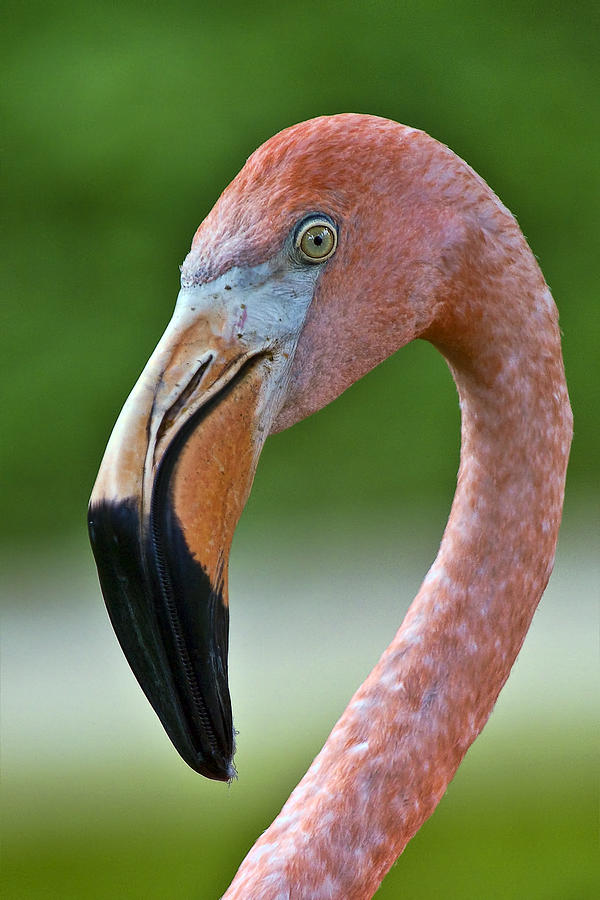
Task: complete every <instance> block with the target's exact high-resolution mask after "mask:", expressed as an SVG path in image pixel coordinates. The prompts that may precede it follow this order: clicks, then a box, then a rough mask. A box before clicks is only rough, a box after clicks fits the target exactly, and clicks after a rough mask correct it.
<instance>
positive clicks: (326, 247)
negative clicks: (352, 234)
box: [295, 218, 337, 263]
mask: <svg viewBox="0 0 600 900" xmlns="http://www.w3.org/2000/svg"><path fill="white" fill-rule="evenodd" d="M295 245H296V249H297V250H298V251H299V253H300V256H301V257H302V258H303V259H304V260H305V262H310V263H320V262H325V260H326V259H329V257H330V256H333V254H334V253H335V249H336V247H337V231H336V229H335V226H334V225H333V223H332V222H330V221H329V220H328V219H325V218H323V219H321V218H313V219H310V220H309V221H308V222H305V223H304V224H303V225H302V226H301V227H300V228H299V229H298V234H297V235H296V240H295Z"/></svg>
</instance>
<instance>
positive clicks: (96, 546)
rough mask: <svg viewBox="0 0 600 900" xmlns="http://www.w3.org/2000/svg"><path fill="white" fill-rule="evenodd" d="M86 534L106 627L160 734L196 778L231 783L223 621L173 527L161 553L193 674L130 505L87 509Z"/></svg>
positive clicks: (203, 577) (220, 608)
mask: <svg viewBox="0 0 600 900" xmlns="http://www.w3.org/2000/svg"><path fill="white" fill-rule="evenodd" d="M88 528H89V534H90V541H91V544H92V549H93V551H94V557H95V559H96V565H97V567H98V574H99V578H100V585H101V588H102V593H103V594H104V599H105V603H106V607H107V610H108V614H109V617H110V620H111V622H112V625H113V628H114V630H115V632H116V635H117V637H118V639H119V643H120V644H121V647H122V649H123V651H124V653H125V656H126V658H127V660H128V662H129V665H130V666H131V668H132V670H133V672H134V674H135V676H136V678H137V680H138V682H139V684H140V686H141V688H142V690H143V691H144V693H145V694H146V696H147V698H148V700H149V701H150V703H151V704H152V706H153V708H154V710H155V712H156V713H157V715H158V717H159V719H160V721H161V722H162V725H163V727H164V728H165V731H166V732H167V734H168V735H169V737H170V739H171V741H172V743H173V745H174V746H175V748H176V749H177V751H178V753H179V754H180V756H181V757H182V758H183V759H184V761H185V762H186V763H187V764H188V765H189V766H190V768H192V769H193V770H194V771H195V772H198V773H199V774H201V775H204V776H205V777H206V778H211V779H213V780H215V781H224V782H229V781H231V780H232V779H233V778H235V776H236V771H235V768H234V765H233V753H234V737H233V725H232V722H231V705H230V700H229V691H228V689H227V674H226V671H227V662H226V660H227V630H228V629H227V625H228V615H227V609H226V607H225V606H224V605H223V604H222V601H221V598H220V595H219V594H218V592H215V591H214V589H213V587H212V585H211V584H210V581H209V580H208V578H207V576H206V573H205V572H204V571H203V570H202V569H201V567H199V566H198V564H197V563H196V562H195V561H194V560H192V558H191V555H190V554H189V551H187V547H186V546H185V542H184V541H182V539H181V536H180V534H179V533H178V529H177V528H176V523H174V524H173V523H172V528H171V535H170V537H171V539H170V540H167V541H166V545H167V546H166V548H165V549H166V551H167V555H168V556H169V557H170V558H171V559H172V563H173V566H174V571H173V573H172V574H170V577H172V578H173V580H174V583H175V588H176V591H175V593H176V596H175V599H174V603H175V604H176V606H177V620H178V621H177V627H178V628H179V629H180V631H181V635H180V637H181V641H184V642H185V645H186V647H184V651H183V652H185V653H186V654H187V657H188V659H194V660H196V661H197V663H195V665H194V670H193V671H192V670H190V668H189V666H188V668H187V669H186V668H184V667H182V665H181V659H180V652H179V651H180V649H181V648H179V650H178V649H177V646H176V643H175V641H174V639H173V634H172V630H171V625H170V623H169V619H168V617H167V615H166V613H165V610H164V601H163V599H162V597H161V589H160V585H159V584H158V579H157V578H156V575H155V573H154V571H153V566H154V565H155V561H154V558H153V556H152V554H151V552H150V551H149V549H148V539H147V534H148V531H149V528H148V525H147V523H146V525H145V526H144V523H143V522H142V519H141V516H140V512H139V506H138V503H137V502H136V500H135V499H134V498H127V499H124V500H119V501H115V502H111V501H101V502H96V503H93V504H90V507H89V511H88ZM173 529H174V530H173ZM198 629H199V630H198ZM181 641H180V643H181ZM186 648H188V649H186ZM215 658H216V659H219V660H221V662H220V664H219V665H216V666H215V663H214V660H215ZM200 686H201V687H200ZM199 691H201V692H202V695H203V697H201V699H200V700H199V699H198V695H199Z"/></svg>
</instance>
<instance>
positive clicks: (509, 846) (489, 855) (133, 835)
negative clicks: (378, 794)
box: [3, 729, 598, 900]
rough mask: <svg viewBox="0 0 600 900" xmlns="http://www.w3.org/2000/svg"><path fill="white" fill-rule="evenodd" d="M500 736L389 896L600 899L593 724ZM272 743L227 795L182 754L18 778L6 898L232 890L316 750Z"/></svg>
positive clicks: (384, 890)
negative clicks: (166, 764)
mask: <svg viewBox="0 0 600 900" xmlns="http://www.w3.org/2000/svg"><path fill="white" fill-rule="evenodd" d="M497 742H498V734H494V737H493V741H490V743H489V744H488V743H487V742H486V740H485V737H482V738H480V740H479V741H478V743H477V744H476V745H475V747H474V748H473V749H472V750H471V751H470V753H469V758H468V760H467V761H466V762H465V763H464V764H463V766H462V767H461V769H460V770H459V773H458V775H457V776H456V779H455V780H454V781H453V783H452V785H451V786H450V788H449V792H448V794H449V795H448V797H447V798H446V799H445V800H444V801H442V803H441V804H440V807H439V809H438V810H437V812H436V814H435V816H433V818H431V819H430V820H429V821H428V822H427V823H426V824H425V825H424V827H423V828H422V829H421V831H420V832H419V834H417V835H416V837H415V838H413V840H412V841H411V843H410V844H409V845H408V847H407V849H406V850H405V852H404V854H403V856H402V857H401V860H400V862H399V864H398V865H397V866H395V867H393V868H392V870H391V871H390V873H389V874H388V876H387V877H386V879H385V881H384V882H383V885H382V887H381V889H380V890H379V891H378V893H377V897H378V898H381V900H385V898H389V900H392V898H395V897H411V898H415V900H417V898H418V900H434V898H435V900H437V898H439V897H440V896H443V897H444V898H447V900H467V898H471V897H472V898H478V900H479V898H485V900H512V898H514V900H516V898H525V897H526V898H527V900H588V898H591V897H593V896H596V895H597V893H596V892H597V889H598V877H597V871H596V866H595V853H594V847H593V846H592V844H593V843H594V838H593V835H594V822H595V818H596V810H595V797H594V795H593V792H590V790H589V780H590V774H591V772H592V771H593V769H594V764H595V760H594V757H595V749H594V747H593V745H592V742H591V741H590V737H589V734H588V735H586V734H585V733H584V732H582V733H581V734H580V735H579V740H576V741H573V734H572V733H569V735H568V737H566V736H565V733H564V731H553V730H551V731H547V732H543V733H539V732H537V733H536V732H534V731H533V730H529V729H526V730H525V731H524V732H523V733H518V734H515V735H514V737H513V739H512V740H511V741H510V742H508V741H505V742H504V744H503V745H500V747H499V746H498V743H497ZM491 744H493V751H492V754H493V755H491V756H490V753H489V747H490V745H491ZM573 748H576V749H575V754H574V753H573ZM269 752H272V751H269V750H267V751H266V754H265V755H264V756H263V757H262V759H261V760H260V761H259V760H254V761H252V763H251V764H250V765H249V766H248V769H249V771H246V772H245V773H244V778H243V779H241V780H240V782H239V783H238V784H236V785H234V786H233V788H232V789H231V792H230V796H229V797H228V798H227V799H228V802H223V796H222V795H223V791H224V788H223V785H219V784H214V783H208V782H207V781H206V780H205V779H199V778H197V776H195V775H194V774H193V773H192V772H190V771H189V770H187V769H185V768H184V766H183V765H182V764H180V765H176V764H175V765H174V766H173V767H172V768H170V769H169V773H168V776H167V773H166V772H165V771H164V770H161V769H160V768H159V767H158V768H157V767H155V768H153V767H152V766H148V765H147V764H146V765H144V764H143V763H142V765H141V766H139V767H137V768H135V769H134V768H127V769H124V770H116V771H102V772H98V773H96V774H95V775H94V774H93V773H92V774H91V777H90V772H86V773H85V775H84V774H83V773H82V772H77V771H71V770H70V771H69V773H68V775H65V774H64V773H63V774H62V775H61V773H58V774H55V776H54V777H53V778H49V777H48V775H47V774H46V775H45V777H43V778H41V777H39V775H38V776H37V777H36V774H35V773H29V775H28V778H27V783H21V784H19V783H17V782H13V784H12V786H11V790H10V791H5V801H4V806H5V812H6V819H7V821H8V820H9V819H10V820H11V821H12V826H13V827H12V831H11V833H10V834H7V836H6V838H5V840H4V852H3V856H4V863H3V896H4V897H6V898H10V900H34V898H35V900H41V898H46V900H50V898H59V897H60V898H61V900H67V898H68V900H71V898H73V900H75V898H81V897H85V898H88V900H93V898H94V900H96V898H97V900H104V898H107V897H110V898H116V897H119V898H128V900H130V898H131V900H134V898H140V900H141V898H144V900H149V898H156V900H159V898H171V897H177V898H186V900H188V898H189V900H191V898H198V900H204V898H213V897H219V896H221V894H222V893H223V891H224V890H225V889H226V887H227V885H228V884H229V881H230V880H231V879H232V878H233V875H234V874H235V871H236V869H237V866H238V865H239V862H240V860H241V859H242V858H243V856H244V855H245V853H246V852H247V850H248V849H249V847H250V846H251V845H252V843H253V842H254V840H255V838H256V835H257V834H259V833H260V832H261V831H262V830H264V828H266V827H267V825H268V824H269V822H270V821H271V820H272V818H273V817H274V816H275V815H276V813H277V812H278V811H279V808H280V806H281V804H282V803H283V802H284V800H285V798H286V797H287V795H288V794H289V792H290V791H291V789H292V787H293V786H294V784H295V780H297V779H298V778H299V777H300V775H301V774H302V773H303V772H304V770H305V768H306V767H307V765H308V763H309V762H310V759H311V751H309V750H307V751H305V752H303V750H302V747H300V748H298V747H296V748H294V750H293V753H292V756H291V757H290V756H287V758H285V759H283V756H284V755H282V754H279V755H278V756H277V757H275V756H269V755H268V754H269ZM313 752H314V748H313ZM173 762H175V761H174V760H173ZM559 770H562V772H563V776H562V777H561V779H559V780H557V779H556V778H555V773H556V771H559ZM115 785H116V786H118V790H115ZM248 900H251V898H248ZM306 900H309V898H306Z"/></svg>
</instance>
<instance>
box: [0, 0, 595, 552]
mask: <svg viewBox="0 0 600 900" xmlns="http://www.w3.org/2000/svg"><path fill="white" fill-rule="evenodd" d="M6 18H7V22H8V28H7V32H6V38H5V41H6V49H5V52H4V62H5V67H6V69H7V72H8V77H5V78H4V80H3V87H2V93H3V102H4V107H5V117H6V121H7V125H8V131H7V133H8V140H7V144H6V146H7V162H6V176H7V177H6V183H5V208H6V210H7V222H8V227H7V229H6V241H5V247H6V255H7V260H6V261H7V265H6V267H5V275H4V278H3V285H2V291H3V294H4V296H3V298H2V339H3V348H2V364H3V371H4V374H3V378H2V389H3V393H4V397H3V401H2V404H3V409H4V413H5V428H4V434H3V440H2V450H1V453H2V457H1V460H0V465H1V468H0V471H1V472H2V478H3V481H4V484H3V493H4V495H5V496H6V498H7V500H8V503H9V508H10V515H8V516H4V517H3V518H2V522H1V525H0V528H1V529H2V534H3V536H4V538H6V539H10V538H13V539H17V540H18V539H20V538H25V537H27V536H32V535H35V534H40V535H41V534H46V533H48V532H51V533H52V534H53V535H56V534H60V533H62V532H64V531H68V530H70V529H73V528H77V527H83V522H84V517H85V507H86V501H87V497H88V494H89V491H90V489H91V486H92V483H93V479H94V476H95V472H96V469H97V466H98V464H99V461H100V457H101V454H102V451H103V448H104V445H105V442H106V440H107V438H108V434H109V432H110V429H111V427H112V424H113V422H114V420H115V418H116V415H117V413H118V411H119V409H120V407H121V405H122V403H123V401H124V399H125V396H126V394H127V393H128V391H129V389H130V387H131V386H132V385H133V383H134V381H135V380H136V377H137V375H138V373H139V371H140V370H141V368H142V366H143V364H144V362H145V360H146V358H147V357H148V355H149V353H150V351H151V350H152V348H153V346H154V345H155V343H156V341H157V340H158V338H159V336H160V334H161V332H162V329H163V327H164V326H165V324H166V322H167V320H168V318H169V316H170V312H171V309H172V306H173V304H174V300H175V297H176V293H177V289H178V271H177V264H178V263H179V262H180V261H181V260H182V258H183V256H184V255H185V253H186V250H187V247H188V246H189V242H190V239H191V236H192V234H193V232H194V230H195V228H196V226H197V225H198V223H199V222H200V221H201V220H202V218H203V217H204V216H205V214H206V213H207V212H208V210H209V209H210V207H211V206H212V204H213V202H214V201H215V199H216V197H217V196H218V194H219V193H220V191H221V190H222V189H223V188H224V187H225V185H226V184H227V183H228V182H229V181H230V179H231V178H232V177H233V176H234V174H235V173H236V172H237V171H238V170H239V169H240V168H241V166H242V165H243V163H244V160H245V158H246V157H247V156H248V155H249V154H250V152H251V151H252V150H253V149H254V148H255V147H256V146H258V145H259V144H260V143H261V142H262V141H264V140H265V139H267V138H268V137H269V136H270V135H271V134H273V133H274V132H276V131H277V130H279V129H281V128H283V127H285V126H287V125H289V124H292V123H294V122H297V121H300V120H302V119H305V118H309V117H311V116H314V115H317V114H322V113H335V112H339V111H348V110H352V111H362V112H371V113H375V114H378V115H383V116H387V117H389V118H394V119H397V120H399V121H403V122H406V123H408V124H412V125H415V126H418V127H421V128H424V129H425V130H427V131H428V132H429V133H431V134H432V135H433V136H435V137H437V138H438V139H439V140H441V141H443V142H445V143H447V144H449V145H450V146H451V147H452V148H453V149H454V150H455V151H456V152H457V153H458V154H459V155H461V156H462V157H464V158H465V159H466V160H467V161H468V162H469V163H470V164H471V165H472V166H473V167H474V168H475V169H476V170H477V171H479V172H480V173H481V174H482V175H483V176H484V177H485V178H486V180H487V181H488V182H489V183H490V185H491V186H492V187H493V188H494V189H495V190H496V192H497V193H498V194H499V195H500V196H501V198H502V199H503V201H504V202H505V203H506V204H507V205H508V206H509V208H510V209H512V210H513V211H514V212H515V214H516V215H517V217H518V218H519V221H520V223H521V225H522V227H523V230H524V232H525V234H526V235H527V236H528V238H529V240H530V242H531V245H532V247H533V249H534V251H535V252H536V254H537V255H538V257H539V259H540V262H541V265H542V268H543V270H544V273H545V275H546V278H547V280H548V282H549V284H550V285H551V287H552V289H553V292H554V295H555V298H556V300H557V303H558V305H559V308H560V311H561V321H562V327H563V329H564V333H565V340H564V350H565V358H566V365H567V371H568V377H569V383H570V388H571V393H572V399H573V405H574V408H575V417H576V430H575V443H574V447H573V456H572V466H571V483H572V486H573V487H574V488H578V489H580V490H581V491H582V492H585V491H587V490H588V488H589V480H590V471H591V467H592V465H593V463H594V461H595V460H597V458H598V449H599V448H598V442H599V435H600V430H596V431H594V427H593V405H594V398H593V396H592V395H593V393H594V392H596V394H597V384H598V379H597V378H593V377H592V376H591V360H592V358H593V354H594V353H595V352H596V349H597V341H598V334H597V329H596V330H595V324H597V322H596V321H595V320H596V318H597V312H596V310H597V299H596V298H597V274H596V272H595V271H593V269H594V267H593V264H592V261H593V260H594V258H595V257H594V248H593V242H594V236H595V231H596V229H597V219H596V218H595V216H596V214H597V212H598V210H597V207H594V200H593V199H592V198H594V196H595V197H596V199H597V196H598V193H597V188H598V177H597V175H598V171H597V170H598V167H597V147H598V142H597V136H598V134H597V132H598V119H597V116H595V115H594V112H595V110H596V108H597V92H596V88H597V82H596V87H594V76H595V75H597V74H598V61H597V60H598V56H597V54H596V53H595V49H594V43H593V32H594V29H593V20H594V19H595V18H597V5H596V4H593V3H585V2H582V3H578V4H577V5H575V6H570V5H568V4H562V3H559V2H541V0H538V2H532V3H529V4H523V3H521V2H518V0H512V2H504V3H501V4H497V3H488V4H485V3H483V4H482V3H480V2H475V0H456V2H452V3H448V2H446V3H444V2H440V0H429V2H424V3H407V4H406V3H402V4H399V3H397V2H396V0H381V2H376V3H370V4H368V3H364V2H362V0H360V2H357V0H332V2H328V3H327V4H317V5H309V6H307V5H296V4H282V3H279V2H274V0H269V2H264V3H261V4H259V5H254V4H248V3H243V2H227V0H225V2H220V3H218V4H203V3H198V2H191V0H175V2H170V3H157V2H136V0H121V2H120V3H95V4H92V3H90V2H84V3H80V4H75V5H74V4H72V3H70V2H65V0H56V2H53V3H51V4H47V3H42V2H39V0H34V2H27V3H20V2H19V3H17V2H14V0H9V3H8V12H7V14H6ZM595 139H596V140H595ZM595 191H596V193H595ZM596 258H597V257H596ZM596 399H597V398H596ZM375 436H376V437H375ZM316 458H318V459H319V464H318V466H316V465H314V463H312V464H311V463H310V462H309V461H310V460H315V459H316ZM457 459H458V411H457V405H456V401H455V398H454V388H453V386H452V383H451V380H450V376H449V375H448V374H447V372H446V371H445V366H444V363H443V361H441V360H440V359H439V358H437V355H436V354H435V352H434V351H433V350H431V348H429V347H427V346H414V347H411V348H408V349H406V350H403V351H402V352H401V353H400V354H397V355H396V357H394V358H392V359H391V360H390V361H388V362H387V363H386V364H384V366H382V367H381V368H380V369H379V370H377V371H376V372H375V373H373V374H372V375H371V376H370V377H369V378H367V379H366V381H365V382H364V383H363V384H360V385H357V386H356V387H355V388H353V389H352V390H351V391H350V392H348V394H347V395H346V396H344V397H343V398H341V399H340V400H339V401H338V402H337V403H336V404H334V406H333V407H332V408H330V409H328V410H326V411H325V412H323V413H322V414H318V415H317V416H315V417H313V418H312V419H310V420H308V421H307V422H305V423H303V424H301V425H299V426H297V427H296V428H294V429H292V431H291V432H288V433H285V434H283V435H281V436H280V437H277V438H273V439H271V441H269V442H268V445H267V448H266V451H265V455H264V459H263V462H262V464H261V469H260V477H259V479H258V480H257V488H256V498H255V503H256V504H257V507H258V508H259V509H262V510H264V511H265V512H267V510H268V511H269V512H270V513H271V514H273V513H276V512H277V511H278V510H284V509H286V508H303V509H304V510H310V509H311V508H312V507H314V506H318V505H319V504H321V503H330V504H332V505H336V506H340V507H343V506H344V505H346V506H347V507H348V508H349V509H350V510H351V509H354V510H355V511H358V510H361V509H363V508H364V507H365V505H370V506H377V505H387V504H398V503H401V502H406V503H409V504H410V503H413V504H414V503H416V502H417V500H421V499H423V498H426V497H427V496H430V495H431V494H433V493H436V494H439V492H440V491H441V492H442V493H443V494H444V495H445V494H447V496H448V499H449V498H450V496H451V493H452V490H453V479H454V475H455V472H456V468H457Z"/></svg>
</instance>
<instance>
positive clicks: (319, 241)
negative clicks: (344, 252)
mask: <svg viewBox="0 0 600 900" xmlns="http://www.w3.org/2000/svg"><path fill="white" fill-rule="evenodd" d="M314 241H315V246H316V247H320V246H321V244H322V243H323V235H322V234H316V235H315V237H314Z"/></svg>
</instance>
